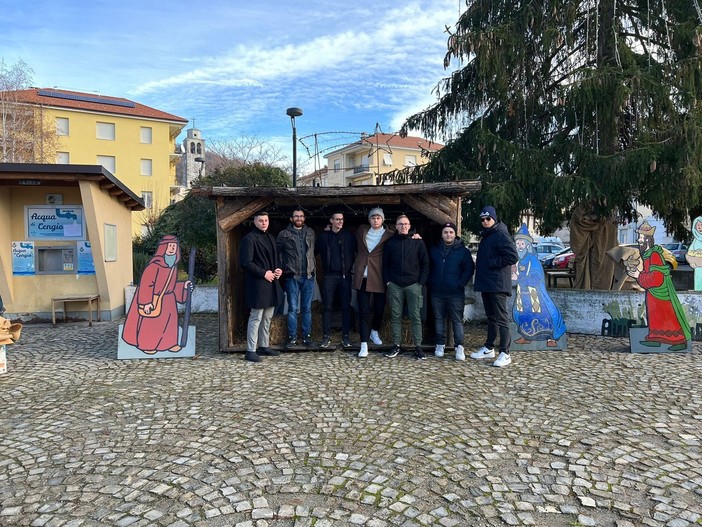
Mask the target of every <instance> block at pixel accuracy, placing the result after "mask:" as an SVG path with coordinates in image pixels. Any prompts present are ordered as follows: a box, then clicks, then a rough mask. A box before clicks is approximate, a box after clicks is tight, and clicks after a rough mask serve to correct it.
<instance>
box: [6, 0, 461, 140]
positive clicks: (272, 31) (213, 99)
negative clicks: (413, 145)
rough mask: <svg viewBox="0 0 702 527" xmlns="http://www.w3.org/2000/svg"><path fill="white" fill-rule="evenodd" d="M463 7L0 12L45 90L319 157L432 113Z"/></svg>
mask: <svg viewBox="0 0 702 527" xmlns="http://www.w3.org/2000/svg"><path fill="white" fill-rule="evenodd" d="M464 9H465V7H464V4H463V2H462V1H461V0H416V1H411V0H410V1H409V2H397V1H389V0H376V1H375V2H341V1H339V0H336V1H331V0H328V1H322V0H308V1H306V2H304V3H303V2H297V1H295V0H263V1H259V2H241V0H213V1H209V2H187V3H186V2H178V1H176V2H168V3H166V2H155V1H149V0H121V1H115V0H92V1H91V2H86V1H84V0H75V1H74V0H37V1H34V2H10V3H7V4H6V5H4V6H3V9H2V10H1V11H0V27H2V28H3V31H2V33H0V58H2V59H4V60H5V62H6V64H14V63H15V62H17V61H18V60H19V59H22V60H24V61H25V62H26V63H27V64H28V65H29V66H30V67H31V68H32V69H33V70H34V85H35V86H39V87H53V86H55V87H57V88H63V89H71V90H77V91H84V92H97V93H102V94H105V95H113V96H119V97H126V98H129V99H132V100H135V101H138V102H140V103H143V104H146V105H149V106H153V107H155V108H158V109H161V110H164V111H167V112H171V113H174V114H176V115H178V116H180V117H184V118H186V119H188V120H190V121H191V123H190V124H189V125H188V127H191V126H192V119H193V118H195V125H196V127H197V128H199V129H200V130H201V131H202V135H203V137H204V138H205V139H210V140H227V139H230V138H234V137H237V136H238V135H241V134H247V135H254V136H257V137H259V138H262V139H265V140H267V141H270V142H273V143H279V144H281V145H284V144H287V145H289V144H290V136H291V127H290V120H289V118H288V117H287V116H286V115H285V110H286V108H288V107H291V106H297V107H300V108H302V109H303V111H304V115H303V116H302V117H299V118H297V120H296V123H297V133H298V137H304V136H307V135H311V134H325V135H321V136H320V139H321V142H320V148H322V149H324V148H329V147H330V146H332V145H333V143H334V142H339V141H342V142H343V141H344V140H346V139H348V136H342V135H337V134H334V133H328V132H363V131H365V132H369V133H372V132H373V131H374V129H375V126H376V123H378V124H379V126H380V129H381V130H382V131H383V132H393V131H396V130H397V129H398V128H399V127H400V125H401V124H402V122H403V121H404V119H405V118H406V117H407V116H409V115H411V114H412V113H414V112H415V111H418V110H420V109H423V108H425V107H427V106H428V105H429V104H431V103H432V102H433V101H434V100H435V97H434V95H432V90H433V88H434V87H435V86H436V84H437V82H438V81H439V80H440V79H441V78H443V77H445V76H446V75H447V73H448V72H447V71H445V70H444V68H443V57H444V54H445V51H446V40H447V34H446V32H445V27H446V26H451V27H452V26H453V25H454V24H455V22H456V20H457V19H458V16H459V11H462V10H464Z"/></svg>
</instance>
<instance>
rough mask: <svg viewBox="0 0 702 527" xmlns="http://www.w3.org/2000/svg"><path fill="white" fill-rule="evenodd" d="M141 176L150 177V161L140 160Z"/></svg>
mask: <svg viewBox="0 0 702 527" xmlns="http://www.w3.org/2000/svg"><path fill="white" fill-rule="evenodd" d="M141 175H142V176H150V175H152V172H151V159H142V160H141Z"/></svg>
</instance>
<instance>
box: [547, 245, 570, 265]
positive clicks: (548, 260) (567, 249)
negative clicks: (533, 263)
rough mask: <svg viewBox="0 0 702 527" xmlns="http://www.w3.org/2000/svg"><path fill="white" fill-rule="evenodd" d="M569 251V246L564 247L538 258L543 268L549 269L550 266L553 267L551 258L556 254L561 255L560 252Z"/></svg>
mask: <svg viewBox="0 0 702 527" xmlns="http://www.w3.org/2000/svg"><path fill="white" fill-rule="evenodd" d="M569 252H572V251H571V250H570V247H564V248H563V249H561V250H560V251H558V252H557V253H555V254H549V255H547V256H545V257H544V258H541V259H540V260H541V265H542V266H543V267H544V269H551V268H552V267H553V260H554V259H555V258H556V257H557V256H561V255H562V254H566V253H569Z"/></svg>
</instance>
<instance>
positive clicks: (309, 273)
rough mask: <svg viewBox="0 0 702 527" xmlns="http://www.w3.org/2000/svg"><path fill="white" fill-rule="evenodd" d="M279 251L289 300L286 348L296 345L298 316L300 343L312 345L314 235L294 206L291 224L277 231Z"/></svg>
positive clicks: (302, 212) (300, 211) (302, 214)
mask: <svg viewBox="0 0 702 527" xmlns="http://www.w3.org/2000/svg"><path fill="white" fill-rule="evenodd" d="M277 246H278V254H279V256H280V259H281V261H282V267H283V276H284V278H285V294H286V296H287V299H288V341H287V343H286V345H285V346H286V347H287V348H292V347H294V346H296V345H297V315H298V313H300V315H301V316H300V318H301V322H302V345H303V346H306V347H312V346H313V345H314V344H313V342H312V335H311V334H312V296H313V294H314V283H315V277H314V275H315V266H316V263H317V262H316V259H315V257H314V246H315V234H314V231H313V230H312V229H311V228H310V227H308V226H307V225H305V212H304V211H303V210H302V209H295V210H293V211H292V214H291V216H290V225H288V226H287V227H286V228H285V229H283V230H282V231H280V232H279V233H278V238H277Z"/></svg>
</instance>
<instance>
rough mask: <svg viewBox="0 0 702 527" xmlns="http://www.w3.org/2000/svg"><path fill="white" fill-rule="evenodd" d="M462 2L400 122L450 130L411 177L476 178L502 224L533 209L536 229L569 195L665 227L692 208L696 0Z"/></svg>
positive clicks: (561, 214) (698, 150) (700, 162)
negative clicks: (424, 89) (437, 73)
mask: <svg viewBox="0 0 702 527" xmlns="http://www.w3.org/2000/svg"><path fill="white" fill-rule="evenodd" d="M467 5H468V8H467V10H466V11H465V12H464V13H463V14H462V15H461V16H460V18H459V20H458V22H457V24H456V26H455V28H454V29H453V30H450V31H449V38H448V52H447V54H446V57H445V59H444V63H445V66H446V67H447V68H449V67H452V66H453V67H455V68H456V69H455V71H453V73H452V74H451V75H450V76H449V77H448V78H446V79H444V80H443V81H442V82H441V83H440V84H439V85H438V86H437V90H436V91H437V94H438V98H437V102H436V103H435V104H434V105H432V106H431V107H429V108H428V109H426V110H424V111H422V112H420V113H418V114H416V115H413V116H412V117H410V118H409V119H408V120H407V122H406V123H405V125H404V126H403V129H402V132H403V133H407V132H408V131H409V130H412V129H419V130H421V131H422V132H423V133H424V134H426V135H427V136H428V137H430V138H442V137H446V136H448V137H450V138H451V140H450V141H449V142H448V145H447V147H446V148H445V149H444V150H442V151H441V152H440V153H439V154H438V155H437V156H435V157H434V158H433V159H432V161H431V162H430V163H429V164H427V165H425V167H424V168H423V172H422V173H421V174H418V176H419V177H422V178H424V179H425V180H445V179H456V178H459V179H465V178H480V179H481V180H482V182H483V191H482V195H481V196H479V197H478V199H476V200H474V201H473V203H472V205H473V206H476V207H478V206H480V205H481V204H482V203H484V202H487V201H489V202H492V203H494V204H495V205H496V206H497V207H498V210H500V211H502V214H503V216H504V217H505V219H506V221H508V222H509V223H511V224H512V225H515V224H516V222H517V221H518V217H519V215H520V213H521V212H522V211H525V210H531V211H533V212H534V213H535V215H536V217H537V218H539V219H540V220H542V223H541V229H542V231H551V230H553V229H555V228H557V227H558V226H559V225H561V224H562V222H563V221H564V220H565V219H567V218H568V215H569V213H570V212H571V211H572V210H573V209H574V207H576V206H577V205H583V206H584V207H585V208H587V209H589V210H594V212H595V213H597V214H600V215H603V216H611V217H614V218H617V219H625V218H626V219H632V218H633V215H634V208H635V203H637V202H638V203H640V204H643V205H647V206H649V207H651V208H652V209H653V211H654V212H655V213H656V214H658V215H660V216H661V217H663V218H664V220H665V222H666V226H667V227H669V230H671V229H674V228H680V227H681V224H682V222H684V221H685V220H686V219H687V218H688V217H689V214H690V213H691V212H692V213H697V212H699V210H700V209H699V208H698V207H699V206H700V205H702V177H701V169H702V104H700V103H702V68H701V66H702V64H701V57H702V11H701V10H700V8H699V5H698V0H645V1H644V0H585V1H580V0H578V1H574V0H536V1H534V0H528V1H526V0H470V1H469V2H468V4H467ZM691 209H692V210H691ZM473 217H475V216H474V215H473ZM471 226H472V225H471ZM476 227H477V225H476Z"/></svg>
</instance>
